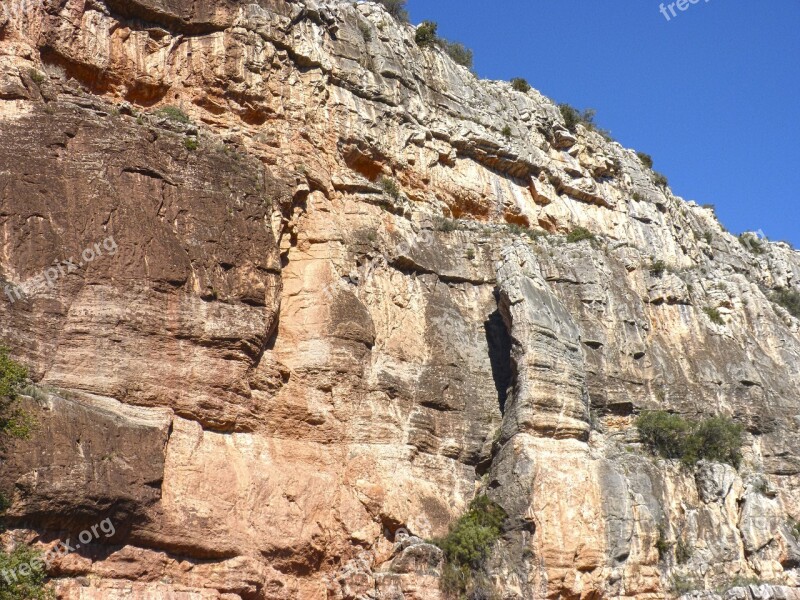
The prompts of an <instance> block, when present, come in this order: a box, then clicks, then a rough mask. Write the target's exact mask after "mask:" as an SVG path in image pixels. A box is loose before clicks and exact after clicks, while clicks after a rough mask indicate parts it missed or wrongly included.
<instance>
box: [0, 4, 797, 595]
mask: <svg viewBox="0 0 800 600" xmlns="http://www.w3.org/2000/svg"><path fill="white" fill-rule="evenodd" d="M413 33H414V32H413V27H411V26H406V25H400V24H398V23H397V22H395V21H393V20H392V19H391V18H390V17H389V16H388V15H387V14H386V13H385V12H384V11H383V10H382V9H381V8H380V7H379V6H377V5H375V4H372V3H359V4H357V5H353V4H352V3H350V2H334V1H326V2H323V1H315V0H304V1H294V2H288V1H282V0H259V1H258V2H234V1H232V0H217V1H211V0H203V1H192V2H189V1H188V0H169V1H167V0H130V1H128V2H120V1H118V0H93V1H91V2H89V1H86V0H44V1H42V0H39V1H35V0H9V1H7V2H4V4H3V5H2V6H0V236H1V239H2V244H1V245H0V279H2V281H1V282H0V283H2V285H3V286H4V290H5V292H6V293H5V294H4V296H5V297H2V298H0V339H2V341H3V342H4V343H5V344H7V345H8V346H9V347H11V349H12V353H13V354H14V356H15V357H17V358H18V359H19V360H21V361H22V362H24V363H25V364H26V365H28V366H29V367H30V369H31V372H32V374H33V377H34V379H35V381H36V382H37V384H38V386H39V391H38V392H37V393H36V394H34V397H32V398H30V399H29V400H28V401H27V402H28V406H29V408H30V410H32V411H33V412H34V413H35V414H36V416H37V419H38V421H39V426H38V428H37V429H36V431H35V433H34V435H33V437H32V438H31V439H30V440H27V441H22V442H15V443H13V444H11V445H9V446H8V448H7V449H6V451H5V453H4V455H3V463H2V472H0V491H2V492H3V493H5V494H6V495H7V496H9V497H10V498H11V499H12V500H13V503H12V506H11V508H10V509H9V511H8V519H9V521H10V523H11V525H12V528H11V530H10V531H9V532H8V533H7V534H6V535H5V538H6V541H9V540H11V538H12V537H17V538H21V539H23V540H25V541H31V542H33V543H35V544H38V545H41V546H43V547H49V546H52V545H53V544H55V543H57V542H58V541H59V540H65V539H68V538H70V536H71V537H72V539H74V538H75V536H76V534H77V533H78V532H80V531H81V530H82V529H85V528H88V527H90V526H91V525H92V524H96V523H98V522H100V521H102V520H103V519H106V518H108V519H111V520H112V521H113V523H114V524H115V533H114V535H113V536H110V537H101V539H97V540H95V541H94V543H92V544H90V545H88V546H85V547H83V548H80V549H76V550H75V552H73V553H71V554H69V555H68V556H64V557H63V558H62V559H60V560H59V561H57V562H56V563H55V564H54V565H53V566H52V568H51V571H50V572H51V575H52V577H53V578H54V586H55V588H56V589H57V591H58V593H59V595H60V597H62V598H68V599H75V600H78V599H80V600H94V599H100V598H102V599H114V598H134V599H137V598H140V599H145V598H170V599H175V600H195V599H203V600H205V599H213V598H217V599H225V600H235V599H238V600H251V599H259V600H262V599H263V600H266V599H297V600H305V599H317V598H319V599H323V598H330V599H337V600H341V599H355V598H373V599H376V598H381V599H383V598H385V599H389V598H391V599H395V598H408V599H414V598H417V599H436V598H439V597H440V593H439V592H438V589H437V588H438V579H439V577H438V575H439V574H440V571H441V552H439V551H438V549H436V548H435V547H434V546H432V545H430V544H427V543H425V542H424V541H423V540H425V539H427V538H431V537H435V536H437V535H442V534H443V533H445V532H446V531H447V527H448V525H449V523H450V522H451V521H452V520H453V519H454V518H456V517H458V516H459V515H460V514H461V513H462V512H463V511H464V510H465V508H466V506H467V505H468V503H469V501H470V500H471V499H472V498H473V497H474V496H475V495H476V494H479V493H488V494H489V495H490V497H492V498H493V499H494V500H495V501H497V502H499V503H500V504H501V505H502V506H503V508H504V509H505V510H506V511H507V512H508V514H509V516H510V518H509V520H508V528H507V531H505V532H504V534H503V538H502V539H501V541H500V542H499V543H498V544H497V546H496V548H495V549H494V552H493V554H492V559H491V565H492V575H493V577H494V582H495V584H496V587H497V590H498V592H499V593H500V594H501V597H502V598H504V599H523V598H524V599H536V598H580V599H587V600H588V599H600V598H620V599H633V598H636V599H642V600H644V599H649V598H652V599H654V598H664V597H666V596H668V595H669V594H671V593H673V591H674V590H680V589H681V587H680V586H678V585H676V582H682V583H683V584H684V585H683V588H686V589H689V588H697V589H707V590H724V589H725V588H727V587H731V586H734V584H736V583H741V582H744V581H756V580H759V581H764V582H769V583H770V584H772V585H771V586H761V587H757V586H752V587H750V588H747V587H741V586H739V587H735V586H734V587H733V589H732V590H731V591H730V592H726V593H725V595H723V597H726V598H750V597H753V598H792V597H794V596H793V595H792V594H795V595H796V592H795V591H794V590H793V589H792V587H793V586H795V585H800V582H798V571H797V567H798V565H800V562H798V561H799V559H800V546H798V541H797V539H795V537H794V534H793V533H792V531H791V527H790V519H792V518H795V519H800V509H798V508H797V507H798V500H800V480H799V479H798V475H799V474H800V463H799V462H798V446H800V441H798V440H800V438H798V435H797V433H798V429H800V422H798V421H797V414H798V412H800V410H799V409H800V393H799V392H800V322H799V321H798V320H797V319H795V318H793V317H792V316H791V315H789V314H788V313H787V312H786V311H785V310H784V309H782V308H780V307H779V306H777V305H776V304H774V303H773V302H771V301H770V300H769V295H770V291H771V290H774V289H778V288H787V287H788V288H792V289H795V290H797V289H799V288H798V285H799V284H798V282H800V253H798V252H797V251H795V250H793V249H791V248H790V247H789V246H788V245H786V244H782V243H764V251H763V253H754V252H752V251H750V250H748V249H747V248H745V247H744V246H743V245H742V244H740V243H739V241H738V240H737V239H736V238H735V237H734V236H732V235H731V234H729V233H727V232H726V231H725V230H724V229H723V228H722V227H721V226H720V224H719V223H718V222H717V220H716V218H715V217H714V214H713V211H712V210H710V209H708V208H703V207H701V206H698V205H697V204H695V203H694V202H686V201H684V200H682V199H681V198H677V197H675V196H674V195H673V194H672V193H671V192H670V191H669V190H668V189H665V188H663V187H661V186H659V185H657V183H656V182H654V178H653V174H652V172H650V171H649V170H648V169H647V168H646V167H645V166H644V165H643V164H642V163H641V161H640V160H639V159H638V158H637V157H636V154H635V152H634V151H633V150H630V149H626V148H623V147H621V146H620V145H619V144H617V143H615V142H612V141H609V140H606V139H604V138H603V137H602V136H601V135H599V134H598V133H596V132H593V131H589V130H587V129H586V128H584V127H583V126H579V127H578V128H577V132H570V131H568V130H567V129H566V127H565V126H564V124H563V121H562V119H561V116H560V114H559V111H558V110H557V108H556V106H555V105H554V104H553V103H552V102H551V101H550V100H548V99H547V98H545V97H543V96H542V95H541V94H539V93H538V92H536V91H534V90H532V91H530V92H528V93H521V92H517V91H514V90H512V88H511V86H510V85H509V84H508V83H505V82H493V81H484V80H478V79H476V78H475V77H474V76H473V75H472V74H470V73H469V72H468V71H467V70H466V69H465V68H463V67H460V66H458V65H456V64H454V63H453V62H452V61H451V60H450V59H449V58H447V57H446V56H445V55H444V54H442V53H441V52H439V51H438V50H435V49H428V50H422V49H420V48H418V47H417V46H416V44H415V43H414V36H413ZM165 109H166V110H165ZM506 128H508V129H506ZM509 130H510V132H511V134H510V135H506V134H508V131H509ZM387 182H392V183H387ZM576 227H584V228H586V229H588V230H590V231H591V232H592V233H593V234H594V235H595V239H593V240H592V239H587V240H583V241H580V242H577V243H569V242H568V241H567V239H566V237H565V234H566V233H568V232H570V231H572V230H574V229H575V228H576ZM95 244H98V246H97V247H95ZM104 244H105V245H104ZM87 248H89V249H92V248H94V249H95V250H96V251H97V252H95V253H94V254H97V255H98V256H93V258H92V260H86V258H85V256H87V255H86V254H84V251H85V250H86V249H87ZM112 249H113V252H112ZM658 261H664V263H665V265H664V266H665V267H666V269H664V270H663V272H662V270H661V269H659V268H655V269H654V268H653V263H656V262H658ZM78 262H80V263H82V264H81V265H80V266H78V265H77V263H78ZM58 265H60V266H61V267H62V268H63V269H64V271H65V272H64V273H61V271H60V270H59V269H58ZM70 265H71V266H72V268H70ZM54 267H55V269H56V270H59V272H58V276H57V277H55V281H53V279H54V277H53V271H52V269H53V268H54ZM48 270H49V271H48ZM48 273H49V274H50V277H49V279H47V278H46V277H45V274H48ZM49 282H52V283H53V285H50V283H49ZM708 308H714V309H717V310H718V312H719V314H720V316H721V319H722V322H721V323H716V322H714V321H712V320H711V319H710V318H709V316H708V315H707V314H706V312H705V310H704V309H708ZM653 408H664V409H669V410H673V411H677V412H680V413H681V414H684V415H686V416H688V417H692V418H696V417H699V416H704V415H717V414H721V415H725V416H730V417H733V418H734V419H736V420H737V421H738V422H740V423H742V424H743V425H744V426H745V428H746V434H745V438H746V444H745V447H744V449H743V453H744V460H743V463H742V466H741V467H740V468H739V469H738V470H737V469H734V468H733V467H730V466H727V465H720V464H714V463H702V464H701V465H700V466H699V467H698V468H697V469H694V470H691V469H685V468H682V467H680V465H678V464H676V463H674V461H673V462H669V461H663V460H660V459H655V458H653V457H651V456H650V455H649V454H648V453H647V452H646V451H645V450H644V449H643V448H642V447H641V444H639V440H638V438H637V433H636V429H635V428H634V427H633V426H632V421H633V418H634V417H635V415H636V414H637V413H638V412H640V411H641V410H643V409H653ZM409 535H410V537H409ZM659 540H661V544H659V543H658V542H659ZM679 541H680V542H681V543H682V544H684V545H685V546H687V547H690V548H691V549H692V550H693V551H692V552H691V557H689V558H688V560H685V561H683V562H681V563H680V564H679V563H678V561H677V560H676V556H675V551H674V549H675V546H676V545H677V544H678V542H679ZM664 543H666V545H667V546H666V547H667V548H670V550H669V551H668V552H666V553H664V552H662V556H660V555H659V551H658V549H657V546H658V545H662V547H663V544H664ZM709 593H710V592H709ZM709 597H711V596H709Z"/></svg>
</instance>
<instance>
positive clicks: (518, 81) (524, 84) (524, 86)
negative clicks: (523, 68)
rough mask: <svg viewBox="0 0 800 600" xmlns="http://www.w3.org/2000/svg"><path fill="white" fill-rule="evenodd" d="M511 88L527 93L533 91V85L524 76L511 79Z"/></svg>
mask: <svg viewBox="0 0 800 600" xmlns="http://www.w3.org/2000/svg"><path fill="white" fill-rule="evenodd" d="M511 88H512V89H514V90H516V91H517V92H522V93H523V94H527V93H528V92H530V91H531V85H530V84H529V83H528V81H527V80H526V79H523V78H522V77H514V79H512V80H511Z"/></svg>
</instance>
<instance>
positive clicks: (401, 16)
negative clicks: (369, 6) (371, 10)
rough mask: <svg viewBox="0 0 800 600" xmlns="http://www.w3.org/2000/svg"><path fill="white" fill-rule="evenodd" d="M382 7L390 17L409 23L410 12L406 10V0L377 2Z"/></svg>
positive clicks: (380, 0) (377, 0)
mask: <svg viewBox="0 0 800 600" xmlns="http://www.w3.org/2000/svg"><path fill="white" fill-rule="evenodd" d="M375 1H376V2H377V3H378V4H380V5H382V6H383V8H385V9H386V12H388V13H389V14H390V15H392V16H393V17H394V18H395V19H397V20H398V21H400V22H401V23H408V11H407V10H406V0H375Z"/></svg>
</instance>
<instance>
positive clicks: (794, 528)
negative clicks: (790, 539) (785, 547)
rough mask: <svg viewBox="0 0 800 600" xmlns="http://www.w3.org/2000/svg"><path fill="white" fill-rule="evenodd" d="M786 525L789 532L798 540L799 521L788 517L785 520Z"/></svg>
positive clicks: (799, 538) (799, 536) (799, 534)
mask: <svg viewBox="0 0 800 600" xmlns="http://www.w3.org/2000/svg"><path fill="white" fill-rule="evenodd" d="M786 526H787V527H788V528H789V533H791V534H792V535H793V536H794V539H796V540H800V521H796V520H795V519H793V518H792V517H789V519H788V521H786Z"/></svg>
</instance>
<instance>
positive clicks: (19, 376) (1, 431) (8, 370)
mask: <svg viewBox="0 0 800 600" xmlns="http://www.w3.org/2000/svg"><path fill="white" fill-rule="evenodd" d="M27 379H28V370H27V369H26V368H25V367H23V366H22V365H20V364H19V363H17V362H15V361H13V360H11V358H9V355H8V348H5V347H3V346H0V436H2V435H7V436H11V437H17V438H26V437H28V436H29V435H30V432H31V429H32V427H33V420H32V419H31V417H30V415H28V414H27V413H26V412H25V411H23V410H22V409H21V408H19V407H18V406H17V396H18V395H19V393H20V392H21V391H22V389H23V387H24V386H25V382H26V381H27Z"/></svg>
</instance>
